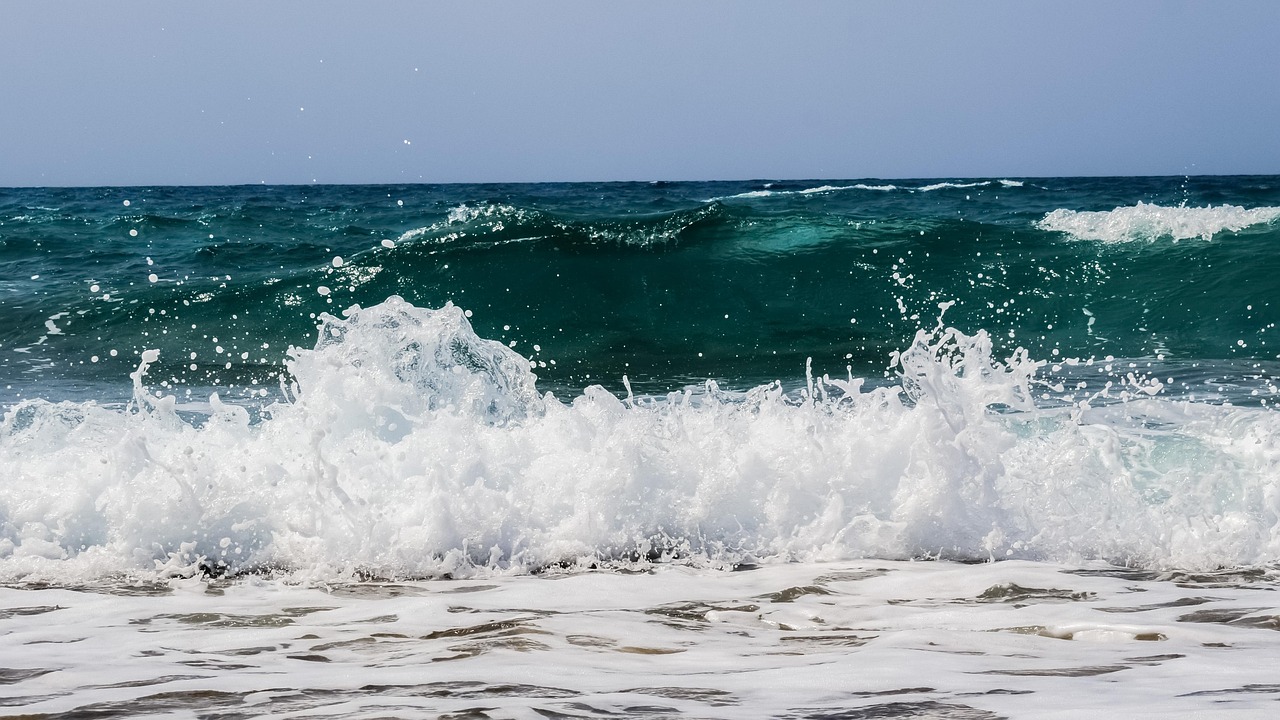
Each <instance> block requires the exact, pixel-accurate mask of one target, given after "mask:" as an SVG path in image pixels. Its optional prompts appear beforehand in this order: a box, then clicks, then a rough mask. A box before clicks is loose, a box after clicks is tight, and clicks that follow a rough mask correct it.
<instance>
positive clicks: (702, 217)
mask: <svg viewBox="0 0 1280 720" xmlns="http://www.w3.org/2000/svg"><path fill="white" fill-rule="evenodd" d="M766 192H767V191H766ZM723 217H724V211H723V208H722V207H721V206H719V205H716V204H714V203H713V204H710V205H704V206H701V207H696V208H692V209H688V210H679V211H676V212H672V213H661V214H654V215H643V216H636V217H634V218H624V219H618V218H607V217H606V218H600V219H594V220H582V219H569V218H562V217H558V216H556V215H553V214H551V213H547V212H543V211H541V210H534V209H529V208H522V207H516V206H514V205H507V204H502V203H477V204H462V205H459V206H457V207H454V208H452V209H450V210H449V214H448V216H447V217H446V218H445V219H444V220H440V221H437V222H434V223H432V224H430V225H427V226H424V227H419V228H414V229H412V230H407V231H405V232H402V233H401V234H400V236H399V237H397V238H396V239H395V241H394V242H393V243H392V244H391V247H396V246H399V245H402V244H406V243H413V242H415V241H416V242H421V243H433V244H453V243H458V242H464V243H465V242H467V241H470V242H471V243H478V244H481V245H495V244H502V243H509V242H520V241H530V240H540V239H546V238H561V239H567V240H569V241H576V242H582V243H613V244H617V245H629V246H638V247H649V246H654V245H664V244H667V243H670V242H675V241H677V240H678V239H679V238H680V236H681V234H682V233H684V232H685V231H687V230H689V229H690V228H692V227H694V226H697V225H701V224H703V223H707V222H715V221H717V220H718V219H721V218H723Z"/></svg>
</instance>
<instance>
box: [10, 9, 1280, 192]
mask: <svg viewBox="0 0 1280 720" xmlns="http://www.w3.org/2000/svg"><path fill="white" fill-rule="evenodd" d="M1278 78H1280V2H1277V0H1255V1H1246V0H1238V1H1232V0H1225V1H1223V0H1219V1H1215V2H1209V1H1207V0H1205V1H1203V2H1181V1H1177V0H1167V1H1164V2H1154V1H1147V0H1125V1H1124V2H1115V1H1107V2H1094V1H1084V2H1081V1H1078V0H1076V1H1072V2H1063V1H1058V2H1035V1H1028V0H1010V1H1008V2H996V1H990V0H988V1H983V0H974V1H972V2H956V1H951V2H911V1H901V0H900V1H894V2H858V1H856V0H838V1H832V2H820V1H814V2H769V3H765V2H754V1H749V0H736V1H734V2H718V1H710V0H699V1H698V2H669V1H665V0H659V1H655V0H649V1H647V2H466V3H463V2H389V1H388V2H353V1H349V2H341V3H339V2H323V1H314V0H312V1H309V2H295V1H287V2H281V1H273V2H212V3H188V2H172V0H166V1H163V2H129V1H125V2H91V1H88V0H85V1H75V2H71V1H59V0H41V1H40V2H35V1H32V0H9V1H8V2H5V3H4V8H3V14H2V16H0V98H2V100H0V186H11V185H104V184H106V185H126V184H224V183H256V182H260V181H266V182H268V183H304V182H312V181H313V180H314V181H318V182H325V183H337V182H392V183H395V182H486V181H494V182H498V181H555V180H653V179H745V178H861V177H889V178H893V177H942V176H1026V175H1143V174H1157V175H1181V174H1199V173H1204V174H1224V173H1226V174H1229V173H1280V130H1278V128H1280V79H1278ZM406 141H408V142H407V143H406Z"/></svg>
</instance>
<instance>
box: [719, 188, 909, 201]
mask: <svg viewBox="0 0 1280 720" xmlns="http://www.w3.org/2000/svg"><path fill="white" fill-rule="evenodd" d="M897 189H898V186H897V185H866V184H863V183H858V184H856V185H819V186H817V187H811V188H804V189H802V190H770V189H765V190H750V191H748V192H742V193H738V194H736V195H725V196H723V197H714V198H710V199H708V200H707V201H706V202H709V203H710V202H719V201H721V200H741V199H746V198H765V197H785V196H788V195H820V194H824V193H833V192H840V191H842V190H871V191H876V192H891V191H893V190H897Z"/></svg>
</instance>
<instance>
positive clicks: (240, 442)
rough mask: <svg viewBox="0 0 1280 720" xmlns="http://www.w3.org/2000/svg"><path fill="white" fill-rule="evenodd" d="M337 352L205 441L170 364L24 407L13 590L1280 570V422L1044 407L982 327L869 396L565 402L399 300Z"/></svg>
mask: <svg viewBox="0 0 1280 720" xmlns="http://www.w3.org/2000/svg"><path fill="white" fill-rule="evenodd" d="M318 333H319V338H320V339H319V340H318V341H317V343H316V344H315V346H314V348H313V349H310V350H306V349H296V348H295V349H291V351H290V360H289V363H288V366H289V371H290V373H291V378H292V379H291V381H290V383H289V384H288V385H287V386H285V387H284V388H283V390H284V392H286V393H287V395H288V396H289V397H290V401H289V402H281V403H278V404H276V405H273V406H271V407H269V408H268V409H267V410H266V411H265V412H264V416H263V419H261V420H260V421H257V422H253V421H251V418H250V414H249V413H248V412H247V411H246V410H245V409H244V408H241V407H237V406H235V405H232V404H230V403H226V402H223V401H222V400H221V399H219V397H218V396H217V395H216V394H215V395H212V396H210V398H209V414H208V416H207V417H206V418H204V419H202V420H200V421H193V420H192V419H190V418H189V417H187V416H184V415H182V414H180V413H179V411H178V410H179V408H178V406H177V401H176V399H175V398H174V397H173V396H172V395H163V393H161V392H157V391H156V390H154V389H152V388H150V387H148V386H147V385H146V380H147V377H148V370H149V367H150V365H151V364H153V363H155V362H156V361H157V360H158V354H159V353H158V352H157V351H154V350H151V351H147V352H145V353H143V354H142V363H141V364H140V366H139V367H138V368H137V370H136V371H135V372H134V373H133V375H132V378H133V381H134V399H133V402H132V403H131V404H130V406H129V407H128V408H125V409H112V408H107V407H102V406H99V405H96V404H94V403H73V402H61V403H50V402H46V401H42V400H29V401H24V402H22V403H19V404H17V405H15V406H14V407H12V408H11V409H10V410H9V411H8V412H7V413H6V414H5V415H4V418H3V421H2V422H0V463H2V464H3V466H4V467H5V468H6V480H5V482H4V483H3V484H0V579H4V580H6V581H13V580H20V579H26V580H31V581H35V580H58V581H62V582H65V581H67V579H68V578H77V577H79V578H86V577H94V576H102V575H107V574H112V573H121V572H124V573H130V574H135V575H138V574H142V575H147V574H150V575H159V576H164V575H166V574H184V573H185V574H191V573H195V572H201V571H203V572H210V573H214V574H217V573H223V572H227V573H242V572H279V573H291V574H292V575H293V576H295V577H300V578H320V579H332V578H351V577H357V576H359V577H370V576H374V577H401V578H402V577H423V576H439V575H446V574H447V575H455V576H456V575H460V574H461V575H465V574H477V573H479V574H484V573H518V572H531V571H537V570H539V569H542V568H546V567H548V566H570V567H582V566H595V565H599V564H617V563H623V564H626V563H636V562H641V563H644V562H655V561H673V562H688V563H697V564H704V565H711V566H733V565H736V564H741V563H753V562H761V561H780V560H800V561H820V560H835V559H847V558H866V557H873V558H886V559H895V558H911V557H922V556H923V557H938V556H941V557H947V558H960V559H973V560H976V559H999V558H1014V557H1016V558H1028V559H1041V560H1054V561H1062V562H1078V561H1081V560H1087V559H1104V560H1108V561H1111V562H1116V563H1122V564H1128V565H1136V566H1142V567H1153V568H1156V567H1159V568H1166V567H1179V568H1212V567H1220V566H1224V565H1225V566H1234V565H1257V564H1267V563H1274V562H1276V560H1277V559H1278V558H1280V497H1278V496H1277V494H1276V492H1275V483H1274V479H1273V467H1274V455H1275V448H1276V447H1277V446H1278V445H1280V416H1277V415H1276V414H1275V413H1272V412H1269V411H1266V410H1263V409H1258V408H1234V407H1223V406H1211V405H1203V404H1201V405H1196V404H1190V403H1182V402H1174V401H1169V400H1164V399H1161V398H1160V397H1158V396H1157V397H1150V396H1151V395H1152V394H1155V393H1157V392H1158V391H1159V389H1160V388H1159V387H1158V385H1156V384H1147V385H1143V384H1141V383H1140V382H1138V383H1135V386H1134V387H1135V388H1136V389H1135V390H1134V391H1133V392H1132V393H1128V392H1125V393H1122V394H1121V399H1123V400H1126V402H1124V403H1122V404H1121V405H1119V406H1117V405H1108V406H1099V407H1090V404H1089V402H1088V401H1082V402H1080V403H1077V404H1074V405H1071V406H1068V407H1065V408H1064V407H1058V408H1050V407H1039V408H1038V407H1037V406H1036V404H1035V400H1034V398H1036V397H1037V396H1038V393H1039V392H1040V390H1041V388H1040V387H1039V383H1040V381H1038V380H1037V373H1038V371H1039V369H1040V368H1041V366H1042V363H1040V362H1037V361H1035V360H1033V359H1032V358H1030V357H1029V356H1028V355H1027V353H1026V352H1024V351H1019V352H1016V353H1014V354H1013V355H1012V356H1011V357H1009V358H1007V359H1005V360H997V359H995V358H993V356H992V352H993V351H992V341H991V338H990V337H989V336H988V335H987V334H986V333H985V332H978V333H976V334H973V335H966V334H964V333H962V332H960V331H958V330H954V329H944V328H943V326H942V324H941V322H939V325H938V327H937V328H936V329H935V330H934V331H932V332H924V331H921V332H919V333H918V334H917V335H916V337H915V339H914V341H913V342H912V343H911V344H910V346H909V347H907V348H906V349H905V350H903V351H902V352H900V353H895V355H894V358H893V360H894V367H895V368H896V371H897V382H896V383H895V384H893V385H889V386H883V387H877V388H874V389H870V390H868V389H866V384H865V383H863V381H862V380H860V379H857V378H854V377H852V375H850V376H848V377H847V378H845V379H833V378H829V377H826V376H824V377H821V378H814V377H809V379H808V382H807V386H806V388H805V389H804V390H802V391H800V392H799V393H792V394H788V393H784V392H783V391H782V389H781V388H780V387H779V386H778V385H776V384H774V385H765V386H760V387H757V388H755V389H753V390H751V391H749V392H745V393H727V392H724V391H721V390H720V389H719V388H718V387H717V386H716V385H715V383H712V382H708V383H707V384H706V385H705V386H704V387H703V388H701V389H700V390H698V391H694V390H693V389H689V390H686V391H685V392H683V393H673V394H672V395H670V396H667V397H665V398H654V397H641V398H637V397H633V396H631V395H630V393H628V395H627V396H626V397H618V396H615V395H613V394H611V393H609V392H608V391H606V390H605V389H604V388H602V387H599V386H593V387H589V388H587V389H586V390H585V391H584V392H583V393H582V394H581V395H578V396H576V397H572V398H570V399H567V400H561V399H559V398H556V397H555V396H553V395H551V394H549V393H548V394H543V395H539V393H538V392H537V390H536V386H535V383H536V377H535V376H534V374H533V372H532V370H533V368H532V366H531V364H530V362H529V361H528V360H527V359H526V358H524V357H522V356H521V355H519V354H517V353H516V352H515V351H513V350H511V349H510V348H508V347H507V346H505V345H502V344H501V343H497V342H493V341H490V340H485V339H483V338H480V337H478V336H477V335H476V334H475V332H474V331H473V329H472V328H471V325H470V323H469V322H468V320H467V318H466V315H465V313H463V311H462V310H460V309H459V308H457V307H455V306H453V305H451V304H448V305H445V306H444V307H442V308H440V309H438V310H429V309H423V308H418V307H415V306H413V305H411V304H409V303H408V302H405V301H403V300H401V299H399V298H396V297H392V298H389V299H388V300H387V301H385V302H383V303H381V304H378V305H375V306H371V307H367V308H360V307H353V308H351V309H350V310H348V311H347V312H346V313H345V317H343V318H338V317H334V316H329V315H323V316H321V324H320V326H319V328H318ZM624 381H625V378H624ZM1152 428H1159V430H1158V431H1155V430H1153V429H1152Z"/></svg>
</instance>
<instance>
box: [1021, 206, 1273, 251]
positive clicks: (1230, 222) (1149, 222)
mask: <svg viewBox="0 0 1280 720" xmlns="http://www.w3.org/2000/svg"><path fill="white" fill-rule="evenodd" d="M1276 218H1280V207H1261V208H1251V209H1245V208H1242V207H1239V206H1236V205H1220V206H1217V207H1213V206H1210V207H1163V206H1160V205H1149V204H1147V203H1143V202H1139V203H1138V204H1137V205H1131V206H1125V207H1118V208H1116V209H1114V210H1104V211H1096V212H1093V211H1077V210H1066V209H1058V210H1054V211H1052V212H1050V213H1048V214H1046V215H1045V216H1044V218H1043V219H1041V220H1040V221H1039V222H1037V223H1036V227H1038V228H1040V229H1041V230H1049V231H1057V232H1063V233H1066V234H1068V235H1070V236H1071V237H1073V238H1076V239H1077V240H1096V241H1100V242H1104V243H1122V242H1132V241H1135V240H1155V239H1156V238H1161V237H1170V238H1173V239H1174V240H1187V239H1190V238H1197V237H1198V238H1201V239H1203V240H1210V239H1212V238H1213V236H1214V235H1216V234H1218V233H1220V232H1224V231H1230V232H1238V231H1240V230H1243V229H1244V228H1246V227H1249V226H1251V225H1259V224H1265V223H1270V222H1273V221H1274V220H1276Z"/></svg>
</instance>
